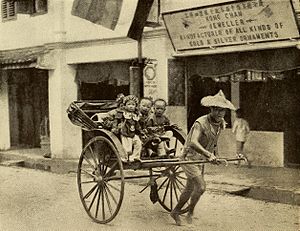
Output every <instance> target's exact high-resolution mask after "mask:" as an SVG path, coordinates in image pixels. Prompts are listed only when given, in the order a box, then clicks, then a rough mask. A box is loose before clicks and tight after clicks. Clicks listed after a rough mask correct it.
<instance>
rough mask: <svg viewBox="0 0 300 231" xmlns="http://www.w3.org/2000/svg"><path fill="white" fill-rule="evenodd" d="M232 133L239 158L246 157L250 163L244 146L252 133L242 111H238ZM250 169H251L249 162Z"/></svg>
mask: <svg viewBox="0 0 300 231" xmlns="http://www.w3.org/2000/svg"><path fill="white" fill-rule="evenodd" d="M232 132H233V133H234V134H235V139H236V154H237V156H238V157H245V158H246V159H247V161H248V158H247V157H246V156H245V154H244V145H245V142H246V140H247V138H248V135H249V133H250V128H249V124H248V122H247V121H246V120H245V119H244V118H243V112H242V110H241V109H237V110H236V119H235V121H234V123H233V126H232ZM238 165H240V161H239V162H238ZM248 167H251V165H250V162H249V161H248Z"/></svg>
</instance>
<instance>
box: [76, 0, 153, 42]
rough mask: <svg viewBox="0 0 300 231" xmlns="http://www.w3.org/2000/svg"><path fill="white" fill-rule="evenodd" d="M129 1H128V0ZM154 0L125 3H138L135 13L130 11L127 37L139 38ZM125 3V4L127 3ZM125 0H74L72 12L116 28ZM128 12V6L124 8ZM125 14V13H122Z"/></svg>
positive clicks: (136, 0) (137, 0)
mask: <svg viewBox="0 0 300 231" xmlns="http://www.w3.org/2000/svg"><path fill="white" fill-rule="evenodd" d="M127 1H128V2H127ZM153 1H154V0H126V1H125V2H124V4H125V3H126V4H132V5H133V4H136V6H134V7H135V8H134V9H135V11H134V12H133V11H132V12H133V14H131V13H129V12H128V15H130V16H128V18H127V19H126V20H128V23H129V28H128V31H126V32H127V37H129V38H132V39H135V40H139V39H140V38H141V36H142V33H143V29H144V27H145V25H146V21H147V18H148V15H149V13H150V10H151V7H152V4H153ZM126 4H125V5H126ZM122 6H123V0H74V2H73V7H72V12H71V14H72V15H74V16H77V17H80V18H83V19H86V20H88V21H90V22H92V23H95V24H98V25H101V26H104V27H106V28H108V29H111V30H115V28H116V26H117V25H118V21H119V18H120V13H121V10H122ZM123 8H124V7H123ZM123 10H124V13H126V12H127V11H126V7H125V8H124V9H123ZM122 15H123V16H124V14H123V13H122Z"/></svg>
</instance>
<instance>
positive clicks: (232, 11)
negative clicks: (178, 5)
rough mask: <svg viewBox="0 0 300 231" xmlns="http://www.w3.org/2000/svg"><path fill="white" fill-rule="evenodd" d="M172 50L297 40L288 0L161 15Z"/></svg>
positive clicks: (257, 0)
mask: <svg viewBox="0 0 300 231" xmlns="http://www.w3.org/2000/svg"><path fill="white" fill-rule="evenodd" d="M163 19H164V21H165V25H166V28H167V30H168V33H169V36H170V38H171V41H172V43H173V46H174V48H175V50H178V51H180V50H188V49H196V48H205V47H216V46H226V45H237V44H245V43H255V42H265V41H273V40H282V39H290V38H298V37H299V31H298V28H297V23H296V19H295V16H294V13H293V9H292V5H291V2H290V1H289V0H250V1H242V2H234V3H226V4H218V5H212V6H206V7H201V8H193V9H189V10H182V11H176V12H166V13H163Z"/></svg>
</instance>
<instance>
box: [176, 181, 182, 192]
mask: <svg viewBox="0 0 300 231" xmlns="http://www.w3.org/2000/svg"><path fill="white" fill-rule="evenodd" d="M174 183H175V185H176V186H177V188H178V190H179V192H180V193H182V189H181V188H180V187H179V185H178V183H177V182H176V180H175V181H174Z"/></svg>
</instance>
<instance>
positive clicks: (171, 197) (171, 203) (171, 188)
mask: <svg viewBox="0 0 300 231" xmlns="http://www.w3.org/2000/svg"><path fill="white" fill-rule="evenodd" d="M170 182H171V184H170V205H171V210H173V195H172V194H173V182H172V181H171V180H170Z"/></svg>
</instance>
